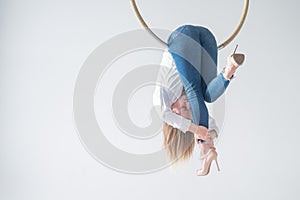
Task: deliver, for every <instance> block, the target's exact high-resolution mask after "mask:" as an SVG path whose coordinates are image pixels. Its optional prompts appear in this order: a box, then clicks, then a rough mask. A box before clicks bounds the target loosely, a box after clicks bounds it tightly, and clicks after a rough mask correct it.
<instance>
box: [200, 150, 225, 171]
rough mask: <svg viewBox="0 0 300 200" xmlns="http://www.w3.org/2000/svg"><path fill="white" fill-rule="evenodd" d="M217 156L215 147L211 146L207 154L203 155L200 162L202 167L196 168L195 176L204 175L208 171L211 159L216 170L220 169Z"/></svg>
mask: <svg viewBox="0 0 300 200" xmlns="http://www.w3.org/2000/svg"><path fill="white" fill-rule="evenodd" d="M217 157H218V153H217V152H216V149H215V148H211V149H210V150H209V152H207V154H205V155H204V156H203V159H202V163H201V166H202V167H201V169H199V170H197V172H196V174H197V176H206V175H207V174H208V173H209V171H210V166H211V163H212V161H213V160H214V161H215V162H216V165H217V169H218V171H220V168H219V164H218V161H217Z"/></svg>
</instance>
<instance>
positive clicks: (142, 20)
mask: <svg viewBox="0 0 300 200" xmlns="http://www.w3.org/2000/svg"><path fill="white" fill-rule="evenodd" d="M130 2H131V5H132V8H133V10H134V12H135V14H136V16H137V18H138V19H139V21H140V23H141V24H142V26H143V27H144V28H145V29H146V30H147V31H148V32H149V33H150V34H151V35H152V36H153V37H154V38H155V39H156V40H158V41H159V42H160V43H162V44H163V45H164V46H168V44H167V43H166V42H165V41H163V40H162V39H161V38H160V37H158V36H157V35H156V34H155V33H154V32H153V31H152V30H151V29H150V28H149V26H148V25H147V23H146V22H145V20H144V19H143V17H142V15H141V13H140V12H139V10H138V8H137V5H136V3H135V0H130ZM248 8H249V0H245V3H244V10H243V14H242V16H241V19H240V22H239V24H238V26H237V27H236V29H235V30H234V31H233V33H232V35H231V36H230V37H229V38H228V39H227V40H225V41H224V42H223V43H221V44H220V45H218V49H219V50H221V49H223V48H225V47H226V46H227V45H228V44H229V43H230V42H231V41H232V40H233V39H234V38H235V37H236V36H237V34H238V33H239V32H240V30H241V28H242V26H243V24H244V22H245V20H246V16H247V13H248Z"/></svg>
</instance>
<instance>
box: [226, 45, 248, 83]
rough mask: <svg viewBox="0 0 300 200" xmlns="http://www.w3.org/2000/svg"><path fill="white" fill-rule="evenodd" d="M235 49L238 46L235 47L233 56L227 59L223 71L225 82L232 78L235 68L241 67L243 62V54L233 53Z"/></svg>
mask: <svg viewBox="0 0 300 200" xmlns="http://www.w3.org/2000/svg"><path fill="white" fill-rule="evenodd" d="M237 47H238V45H236V47H235V49H234V52H233V54H232V55H231V56H229V57H228V58H227V64H226V67H225V68H224V71H223V75H224V78H225V79H227V80H230V79H231V78H232V77H233V75H234V73H235V71H236V70H237V68H239V66H241V65H242V64H243V63H244V60H245V55H244V54H240V53H239V54H236V53H235V51H236V49H237Z"/></svg>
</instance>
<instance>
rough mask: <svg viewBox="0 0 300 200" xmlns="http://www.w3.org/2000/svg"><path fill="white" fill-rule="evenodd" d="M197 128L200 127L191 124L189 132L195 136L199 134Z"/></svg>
mask: <svg viewBox="0 0 300 200" xmlns="http://www.w3.org/2000/svg"><path fill="white" fill-rule="evenodd" d="M197 127H198V126H197V125H196V124H194V123H191V125H190V128H189V131H190V132H192V133H194V134H196V133H197Z"/></svg>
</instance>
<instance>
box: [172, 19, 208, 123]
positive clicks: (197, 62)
mask: <svg viewBox="0 0 300 200" xmlns="http://www.w3.org/2000/svg"><path fill="white" fill-rule="evenodd" d="M200 29H202V27H201V28H200V27H198V28H196V27H194V26H191V25H185V26H181V27H179V28H178V29H176V30H175V31H174V32H173V33H172V34H171V36H170V37H169V40H168V45H169V51H170V53H171V54H172V57H173V59H174V61H175V64H176V68H177V70H178V73H179V76H180V78H181V81H182V83H183V87H184V89H185V92H186V95H187V98H188V100H189V102H190V107H191V111H192V116H193V123H195V124H197V125H201V126H205V127H206V128H208V110H207V107H206V105H205V102H204V100H205V99H204V94H203V91H202V87H201V85H202V84H203V83H202V82H203V78H202V77H201V67H202V65H201V62H202V61H201V59H202V51H203V50H202V47H201V44H200V37H201V35H200V34H199V30H200ZM203 29H205V28H203Z"/></svg>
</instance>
